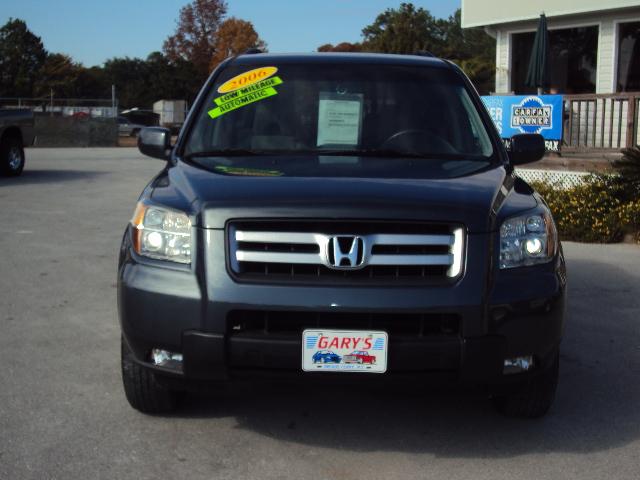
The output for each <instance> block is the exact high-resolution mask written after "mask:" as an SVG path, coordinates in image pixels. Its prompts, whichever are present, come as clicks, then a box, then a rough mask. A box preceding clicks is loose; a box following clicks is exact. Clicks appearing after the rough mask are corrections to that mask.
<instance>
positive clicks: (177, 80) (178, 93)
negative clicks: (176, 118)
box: [140, 52, 202, 107]
mask: <svg viewBox="0 0 640 480" xmlns="http://www.w3.org/2000/svg"><path fill="white" fill-rule="evenodd" d="M146 66H147V72H148V73H147V75H148V76H149V88H150V89H151V91H152V92H153V94H154V98H153V99H151V102H154V101H156V100H160V99H173V100H187V101H188V102H191V101H193V100H194V99H195V97H196V95H197V94H198V91H199V89H200V87H201V84H202V82H201V80H200V78H199V76H198V73H197V72H196V70H195V67H194V66H193V64H192V63H190V62H187V61H185V60H178V61H177V62H170V61H169V59H168V58H167V57H166V56H165V55H163V54H162V53H161V52H153V53H151V54H150V55H149V56H148V57H147V61H146ZM140 105H141V106H145V105H142V104H140ZM148 107H151V105H148Z"/></svg>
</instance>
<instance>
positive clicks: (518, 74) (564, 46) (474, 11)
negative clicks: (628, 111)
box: [462, 0, 640, 94]
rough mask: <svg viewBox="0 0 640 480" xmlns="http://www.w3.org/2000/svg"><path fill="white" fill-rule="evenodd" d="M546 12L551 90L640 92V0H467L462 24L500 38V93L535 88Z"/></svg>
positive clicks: (497, 41) (497, 43) (498, 77)
mask: <svg viewBox="0 0 640 480" xmlns="http://www.w3.org/2000/svg"><path fill="white" fill-rule="evenodd" d="M543 12H544V13H545V15H546V16H547V23H548V28H549V43H550V67H551V68H550V70H551V78H550V80H551V84H550V90H551V91H552V92H554V93H555V92H556V91H557V92H558V93H565V94H580V93H591V94H593V93H605V94H606V93H609V94H611V93H616V92H640V1H639V0H536V1H526V2H525V1H522V0H462V26H463V28H470V27H484V28H485V30H486V31H487V32H488V33H489V34H490V35H492V36H493V37H495V39H496V87H495V92H496V93H516V94H527V93H533V92H535V89H531V88H529V87H526V86H525V85H524V82H525V78H526V75H527V67H528V62H529V56H530V52H531V47H532V44H533V38H534V36H535V31H536V28H537V25H538V18H539V16H540V14H541V13H543Z"/></svg>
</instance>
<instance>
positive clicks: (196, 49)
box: [163, 0, 227, 77]
mask: <svg viewBox="0 0 640 480" xmlns="http://www.w3.org/2000/svg"><path fill="white" fill-rule="evenodd" d="M226 13H227V3H226V2H225V1H224V0H193V1H192V2H191V3H189V4H188V5H185V6H184V7H182V9H181V10H180V17H179V19H178V22H177V28H176V32H175V33H174V34H173V35H171V36H170V37H169V38H167V40H166V41H165V42H164V46H163V50H164V53H165V54H166V55H167V57H168V58H169V60H170V61H172V62H178V61H180V60H183V61H188V62H191V63H193V65H194V66H195V68H196V70H197V71H198V72H199V74H200V75H202V76H203V77H204V76H206V75H207V74H208V73H209V65H210V63H211V59H212V58H213V57H214V56H215V53H216V35H217V33H218V29H219V27H220V23H221V22H222V18H223V17H224V15H225V14H226Z"/></svg>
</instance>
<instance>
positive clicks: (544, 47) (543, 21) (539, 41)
mask: <svg viewBox="0 0 640 480" xmlns="http://www.w3.org/2000/svg"><path fill="white" fill-rule="evenodd" d="M525 84H526V85H527V86H528V87H533V88H537V89H538V95H542V90H543V89H544V88H545V87H547V86H549V32H548V30H547V17H545V15H544V13H543V14H542V15H540V21H539V22H538V30H537V31H536V38H535V39H534V40H533V48H532V49H531V58H530V59H529V69H528V70H527V79H526V81H525Z"/></svg>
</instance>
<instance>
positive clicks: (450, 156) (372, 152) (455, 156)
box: [315, 148, 486, 160]
mask: <svg viewBox="0 0 640 480" xmlns="http://www.w3.org/2000/svg"><path fill="white" fill-rule="evenodd" d="M315 153H316V154H317V155H332V156H344V157H385V158H389V157H391V158H394V157H396V158H420V159H440V160H478V159H482V160H486V157H484V156H482V155H463V154H459V153H431V152H416V151H412V150H394V149H383V148H380V149H376V148H372V149H364V150H316V151H315Z"/></svg>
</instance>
